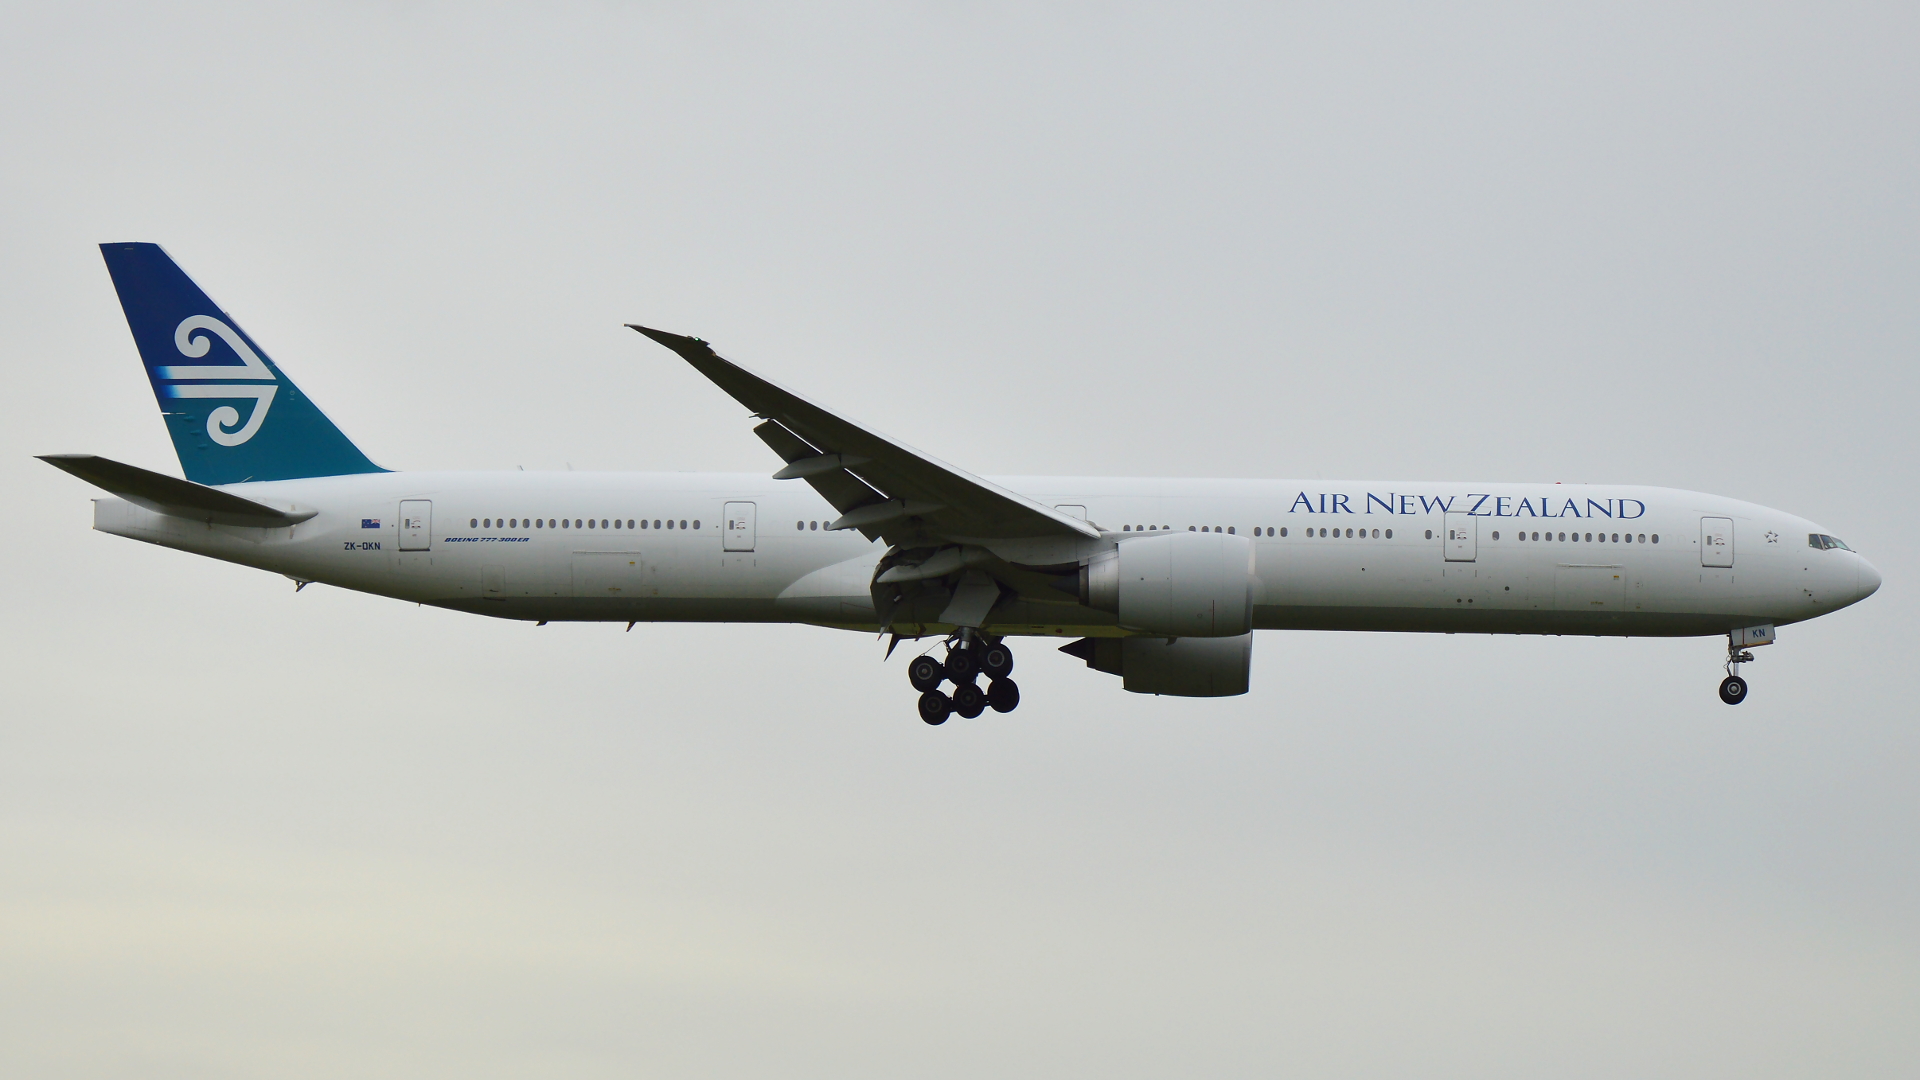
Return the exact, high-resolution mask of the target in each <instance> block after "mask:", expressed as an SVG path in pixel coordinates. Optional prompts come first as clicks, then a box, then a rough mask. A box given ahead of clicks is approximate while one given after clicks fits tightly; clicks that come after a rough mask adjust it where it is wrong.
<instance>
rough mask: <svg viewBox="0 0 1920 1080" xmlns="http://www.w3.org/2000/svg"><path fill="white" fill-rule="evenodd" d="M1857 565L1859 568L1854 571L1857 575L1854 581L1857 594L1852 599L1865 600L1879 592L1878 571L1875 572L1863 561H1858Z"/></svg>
mask: <svg viewBox="0 0 1920 1080" xmlns="http://www.w3.org/2000/svg"><path fill="white" fill-rule="evenodd" d="M1859 563H1860V565H1859V567H1858V568H1857V569H1856V570H1855V571H1854V572H1855V573H1856V574H1857V575H1858V577H1857V579H1856V589H1857V592H1856V594H1855V596H1854V599H1855V600H1865V599H1866V598H1867V597H1869V596H1872V595H1873V594H1874V593H1875V592H1877V591H1879V589H1880V571H1878V570H1875V569H1874V568H1873V564H1872V563H1870V562H1868V561H1867V560H1865V559H1861V560H1859Z"/></svg>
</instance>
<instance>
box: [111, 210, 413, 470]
mask: <svg viewBox="0 0 1920 1080" xmlns="http://www.w3.org/2000/svg"><path fill="white" fill-rule="evenodd" d="M100 254H101V255H102V256H103V257H104V258H105V259H106V261H107V272H108V273H109V274H111V275H113V287H114V289H115V290H116V291H117V292H119V294H120V307H121V308H122V309H123V310H124V311H125V312H126V313H127V326H128V327H129V328H130V329H131V330H132V331H133V341H134V344H135V345H137V346H139V349H140V359H141V361H142V362H143V363H145V364H146V368H147V378H148V379H149V380H150V381H151V382H152V383H153V395H154V397H155V398H156V399H158V400H159V402H160V412H161V415H163V416H164V417H165V418H166V421H167V434H168V435H171V436H172V437H173V448H174V451H175V452H176V453H178V454H179V455H180V467H181V468H182V469H183V470H185V472H186V474H187V479H189V480H192V481H193V482H194V483H197V484H237V483H240V482H242V481H245V480H291V479H294V478H297V477H303V476H341V475H344V474H347V473H368V472H385V471H386V470H384V469H382V468H380V466H378V465H375V464H374V463H373V462H371V461H368V460H367V456H366V455H365V454H363V453H361V452H360V448H359V447H357V446H355V445H353V443H352V441H351V440H349V439H348V438H347V437H346V436H345V435H343V434H341V432H340V429H339V428H337V427H335V426H333V421H331V420H328V419H327V417H326V414H324V413H322V412H321V411H320V408H319V406H317V405H315V404H314V403H313V402H312V401H310V400H308V398H307V396H306V395H305V394H302V393H301V392H300V388H299V387H297V386H295V385H293V380H291V379H289V378H287V377H286V375H284V374H282V373H281V371H280V369H279V368H278V367H275V366H274V363H273V361H272V360H271V359H269V358H268V357H267V354H266V353H265V352H264V351H262V350H261V348H260V347H259V346H258V345H255V344H254V343H253V339H252V338H250V337H248V336H247V335H246V333H245V331H243V330H241V329H240V324H238V323H236V322H234V321H233V319H232V318H231V317H229V316H228V315H227V313H226V312H224V311H221V310H220V309H219V308H218V307H216V306H215V305H214V303H213V301H212V300H210V299H208V298H207V294H206V293H204V292H201V291H200V287H199V286H198V285H195V284H194V283H193V279H192V278H189V277H188V276H187V275H186V272H185V271H183V270H181V269H180V267H179V266H177V265H175V263H174V261H173V259H171V258H170V257H168V255H167V253H166V252H165V251H162V250H161V249H160V245H158V244H101V245H100Z"/></svg>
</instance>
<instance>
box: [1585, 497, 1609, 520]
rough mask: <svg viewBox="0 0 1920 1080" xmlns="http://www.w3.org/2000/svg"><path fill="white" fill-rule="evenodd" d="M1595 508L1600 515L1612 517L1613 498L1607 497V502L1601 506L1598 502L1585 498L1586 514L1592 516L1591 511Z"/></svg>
mask: <svg viewBox="0 0 1920 1080" xmlns="http://www.w3.org/2000/svg"><path fill="white" fill-rule="evenodd" d="M1595 510H1598V511H1599V512H1600V513H1601V514H1602V515H1604V516H1606V517H1612V516H1613V500H1612V499H1608V500H1607V504H1606V505H1605V506H1602V505H1600V504H1599V503H1597V502H1594V501H1593V500H1592V499H1588V500H1587V516H1588V517H1592V516H1593V512H1594V511H1595Z"/></svg>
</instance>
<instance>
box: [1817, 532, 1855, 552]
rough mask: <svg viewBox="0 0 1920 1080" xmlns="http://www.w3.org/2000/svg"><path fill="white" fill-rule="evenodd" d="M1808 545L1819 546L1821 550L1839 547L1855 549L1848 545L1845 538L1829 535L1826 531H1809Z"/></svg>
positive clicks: (1844, 549) (1841, 548) (1847, 549)
mask: <svg viewBox="0 0 1920 1080" xmlns="http://www.w3.org/2000/svg"><path fill="white" fill-rule="evenodd" d="M1807 546H1808V547H1814V548H1819V549H1820V550H1821V551H1830V550H1832V549H1834V548H1838V549H1840V550H1841V551H1852V550H1853V549H1852V548H1850V547H1848V546H1847V542H1846V541H1845V540H1842V539H1840V538H1839V537H1837V536H1828V535H1827V534H1826V533H1808V534H1807Z"/></svg>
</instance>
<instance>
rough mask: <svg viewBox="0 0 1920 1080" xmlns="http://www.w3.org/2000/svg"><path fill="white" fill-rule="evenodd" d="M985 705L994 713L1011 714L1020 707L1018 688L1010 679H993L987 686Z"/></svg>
mask: <svg viewBox="0 0 1920 1080" xmlns="http://www.w3.org/2000/svg"><path fill="white" fill-rule="evenodd" d="M987 704H988V705H991V706H993V711H994V712H999V713H1008V712H1012V711H1013V710H1015V709H1017V708H1019V707H1020V688H1019V687H1018V686H1016V685H1014V682H1013V680H1012V679H995V680H993V681H992V682H990V683H988V684H987Z"/></svg>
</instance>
